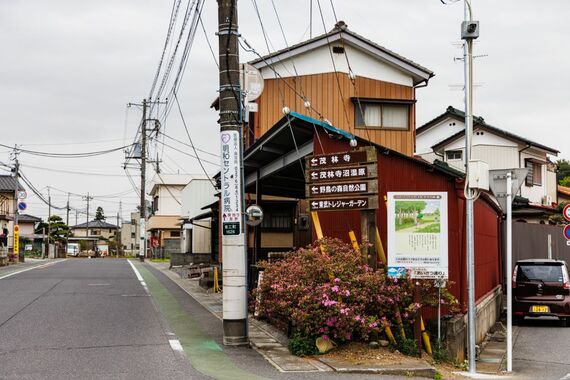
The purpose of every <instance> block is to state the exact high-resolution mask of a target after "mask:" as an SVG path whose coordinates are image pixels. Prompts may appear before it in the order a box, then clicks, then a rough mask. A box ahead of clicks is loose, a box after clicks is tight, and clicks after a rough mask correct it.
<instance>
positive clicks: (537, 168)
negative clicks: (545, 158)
mask: <svg viewBox="0 0 570 380" xmlns="http://www.w3.org/2000/svg"><path fill="white" fill-rule="evenodd" d="M525 167H526V168H527V169H528V173H527V175H526V180H525V184H526V185H527V186H542V163H540V162H537V161H536V160H533V159H532V158H527V159H525Z"/></svg>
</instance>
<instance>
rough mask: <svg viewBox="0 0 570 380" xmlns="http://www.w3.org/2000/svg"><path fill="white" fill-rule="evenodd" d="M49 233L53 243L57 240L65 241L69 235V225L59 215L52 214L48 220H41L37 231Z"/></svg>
mask: <svg viewBox="0 0 570 380" xmlns="http://www.w3.org/2000/svg"><path fill="white" fill-rule="evenodd" d="M44 232H45V233H46V234H48V237H49V240H50V242H51V243H53V242H56V241H61V242H64V241H66V240H67V238H68V237H69V234H70V231H69V226H68V225H67V224H65V222H64V221H63V219H62V218H61V217H60V216H59V215H52V216H50V217H49V219H48V222H43V221H42V222H40V223H39V224H38V226H37V227H36V233H37V234H41V233H44Z"/></svg>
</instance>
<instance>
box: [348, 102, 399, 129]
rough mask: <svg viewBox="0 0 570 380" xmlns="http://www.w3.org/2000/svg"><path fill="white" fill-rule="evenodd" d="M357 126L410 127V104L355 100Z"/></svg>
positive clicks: (377, 127) (372, 127)
mask: <svg viewBox="0 0 570 380" xmlns="http://www.w3.org/2000/svg"><path fill="white" fill-rule="evenodd" d="M354 108H355V115H356V120H355V123H356V128H371V129H401V130H407V129H409V114H410V106H409V105H408V104H387V103H378V102H370V101H362V100H361V101H360V102H358V101H357V102H355V104H354Z"/></svg>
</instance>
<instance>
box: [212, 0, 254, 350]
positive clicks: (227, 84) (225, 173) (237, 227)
mask: <svg viewBox="0 0 570 380" xmlns="http://www.w3.org/2000/svg"><path fill="white" fill-rule="evenodd" d="M218 41H219V57H220V67H219V76H220V90H219V93H220V131H221V133H220V139H221V145H222V159H221V167H220V173H221V185H222V194H221V205H222V206H221V207H222V261H223V263H222V265H223V272H222V273H223V282H224V292H223V329H224V336H223V342H224V344H225V345H231V346H241V345H246V344H248V327H247V270H246V269H247V267H246V266H247V249H246V244H245V233H244V230H245V219H244V215H243V212H242V210H243V209H244V196H243V128H242V118H241V86H240V82H239V77H240V69H239V51H238V20H237V0H218Z"/></svg>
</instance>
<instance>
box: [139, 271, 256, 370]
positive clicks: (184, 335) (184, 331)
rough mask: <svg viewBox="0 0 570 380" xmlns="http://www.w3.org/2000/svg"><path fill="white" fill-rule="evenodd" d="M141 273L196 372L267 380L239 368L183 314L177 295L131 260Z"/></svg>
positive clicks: (188, 316)
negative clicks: (175, 296)
mask: <svg viewBox="0 0 570 380" xmlns="http://www.w3.org/2000/svg"><path fill="white" fill-rule="evenodd" d="M131 262H132V263H133V264H135V266H136V268H137V269H138V270H139V272H140V274H141V276H142V278H143V279H144V281H145V283H146V285H147V287H148V290H149V292H150V294H151V296H152V298H153V299H154V301H155V302H156V304H157V305H158V308H159V309H160V312H161V313H162V314H163V315H164V317H165V318H166V321H167V322H168V324H169V325H170V327H171V328H172V329H173V330H174V333H175V334H176V337H177V338H178V340H179V341H180V344H181V345H182V348H183V349H184V352H185V353H186V356H187V357H188V359H189V360H190V363H191V364H192V366H193V367H194V368H196V370H198V371H199V372H201V373H203V374H204V375H207V376H211V377H213V378H215V379H221V380H224V379H227V380H242V379H243V380H250V379H260V380H261V379H264V378H262V377H259V376H256V375H254V374H252V373H250V372H247V371H244V370H242V369H241V368H238V367H237V366H236V365H235V364H234V363H233V362H232V361H231V360H230V359H229V358H228V356H227V355H226V354H225V353H224V352H223V350H222V347H220V345H218V344H217V343H216V342H215V341H214V340H213V339H211V338H210V337H209V336H208V335H207V334H205V333H204V332H203V331H202V329H201V328H200V327H199V326H198V324H197V323H196V321H195V320H194V319H192V317H191V316H190V315H189V314H188V313H187V312H186V311H184V309H183V308H182V306H181V305H180V304H179V303H178V301H177V300H176V299H175V298H174V296H173V295H172V294H171V293H170V292H169V291H168V289H166V287H164V285H162V284H161V283H160V281H158V279H157V278H156V277H155V276H154V275H153V274H152V273H151V272H150V271H149V270H148V269H146V268H145V267H144V266H143V265H142V264H140V263H138V262H136V261H134V260H131Z"/></svg>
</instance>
